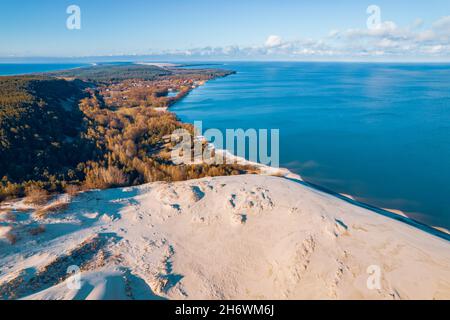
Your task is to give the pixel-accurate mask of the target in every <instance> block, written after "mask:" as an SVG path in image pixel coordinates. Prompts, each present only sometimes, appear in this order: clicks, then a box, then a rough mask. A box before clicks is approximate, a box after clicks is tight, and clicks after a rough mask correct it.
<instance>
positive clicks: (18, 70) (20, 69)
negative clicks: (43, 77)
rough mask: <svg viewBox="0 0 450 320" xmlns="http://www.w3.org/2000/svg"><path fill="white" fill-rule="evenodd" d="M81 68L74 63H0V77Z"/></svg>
mask: <svg viewBox="0 0 450 320" xmlns="http://www.w3.org/2000/svg"><path fill="white" fill-rule="evenodd" d="M81 66H83V64H75V63H21V64H16V63H0V76H8V75H20V74H28V73H35V72H48V71H57V70H66V69H73V68H78V67H81Z"/></svg>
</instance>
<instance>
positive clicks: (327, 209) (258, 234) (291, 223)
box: [0, 175, 450, 299]
mask: <svg viewBox="0 0 450 320" xmlns="http://www.w3.org/2000/svg"><path fill="white" fill-rule="evenodd" d="M11 206H12V207H13V209H14V210H17V209H20V208H19V207H20V204H12V205H11ZM22 212H25V213H23V215H24V216H23V219H22V220H21V222H20V221H19V222H18V223H22V224H23V225H22V229H24V228H26V227H27V226H28V225H29V224H31V223H36V221H35V219H36V218H34V216H33V214H32V212H31V211H30V212H29V213H28V214H27V213H26V210H25V209H24V208H22ZM39 223H41V224H44V225H45V232H42V233H40V234H39V235H36V236H33V237H31V236H28V237H27V236H24V235H23V236H20V234H19V240H18V241H17V243H16V244H15V245H10V244H8V243H6V241H5V240H1V239H0V271H1V272H0V298H3V299H14V298H25V299H416V298H419V299H422V298H423V299H448V298H450V245H449V242H448V241H447V240H445V239H441V238H438V237H436V236H434V235H430V234H428V233H425V232H424V231H421V230H419V229H416V228H414V227H412V226H409V225H407V224H404V223H402V222H399V221H396V220H393V219H390V218H387V217H383V216H381V215H378V214H376V213H374V212H371V211H369V210H366V209H364V208H360V207H358V206H354V205H352V204H349V203H347V202H345V201H343V200H341V199H338V198H335V197H333V196H330V195H328V194H325V193H322V192H320V191H317V190H314V189H310V188H308V187H305V186H303V185H301V184H298V183H296V182H293V181H290V180H287V179H284V178H277V177H270V176H261V175H246V176H233V177H217V178H206V179H201V180H191V181H187V182H180V183H173V184H172V183H153V184H147V185H143V186H139V187H133V188H125V189H113V190H105V191H91V192H86V193H82V194H80V195H78V196H77V197H75V198H73V199H72V201H71V203H70V205H69V207H68V208H66V209H64V211H61V212H56V213H55V212H54V213H52V214H50V215H48V216H47V217H45V218H44V220H41V221H39ZM74 265H76V266H78V267H79V268H80V269H81V274H79V275H80V281H79V282H77V278H73V277H72V278H69V279H67V269H68V267H70V266H74ZM373 272H375V273H374V274H373ZM378 275H379V277H378ZM378 279H379V282H378V281H377V280H378ZM78 284H79V285H78ZM368 284H369V285H368ZM378 284H379V286H378Z"/></svg>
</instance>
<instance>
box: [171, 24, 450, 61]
mask: <svg viewBox="0 0 450 320" xmlns="http://www.w3.org/2000/svg"><path fill="white" fill-rule="evenodd" d="M423 25H424V22H423V20H421V19H417V20H415V21H414V22H412V23H411V24H410V25H409V26H406V27H399V26H398V25H397V24H396V23H394V22H393V21H384V22H382V23H381V24H380V25H379V27H377V28H374V29H368V28H360V29H356V28H353V29H347V30H331V31H330V32H329V33H328V34H327V35H325V36H324V37H323V38H322V39H300V40H295V41H285V40H283V39H282V38H281V37H280V36H278V35H270V36H269V37H268V38H267V39H266V41H265V42H264V43H263V44H261V45H259V46H253V47H238V46H227V47H214V48H213V47H204V48H197V49H191V50H189V51H188V52H189V53H188V54H189V55H190V56H199V57H224V58H240V57H241V58H245V57H256V58H264V57H271V58H272V57H279V58H286V57H287V58H299V59H302V58H306V57H312V58H315V57H341V58H351V57H364V58H367V57H400V58H401V57H445V58H446V59H450V16H447V17H442V18H440V19H438V20H437V21H435V22H434V23H433V24H432V25H431V27H430V28H428V29H426V28H424V27H423ZM174 54H175V53H174ZM176 54H181V55H182V54H183V52H182V51H177V52H176Z"/></svg>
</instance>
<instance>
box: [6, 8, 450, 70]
mask: <svg viewBox="0 0 450 320" xmlns="http://www.w3.org/2000/svg"><path fill="white" fill-rule="evenodd" d="M71 5H76V6H78V7H79V9H80V15H79V17H80V19H79V21H80V29H77V28H75V29H69V28H68V27H67V20H68V19H69V18H70V19H71V18H73V16H72V15H71V13H73V11H71V13H69V14H68V13H67V9H68V7H69V6H71ZM369 6H371V10H369V13H368V8H369ZM378 12H379V15H378V14H377V13H378ZM77 17H78V16H76V18H77ZM377 17H379V19H378V18H377ZM70 21H71V22H72V26H73V25H74V24H73V23H74V21H78V20H70ZM0 44H1V45H0V57H2V58H8V57H86V56H119V55H138V56H139V55H147V56H154V57H159V58H161V57H166V58H168V59H170V58H173V59H183V58H184V59H187V60H189V59H191V60H193V59H202V60H206V59H212V60H226V59H243V60H253V59H254V60H277V59H283V60H372V59H375V60H377V59H379V60H405V61H408V60H431V61H450V1H449V0H427V1H406V0H395V1H392V0H371V1H365V0H339V1H336V0H328V1H325V0H314V1H303V0H227V1H217V0H184V1H181V0H128V1H116V0H70V1H66V0H20V1H17V0H1V3H0Z"/></svg>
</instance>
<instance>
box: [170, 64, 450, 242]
mask: <svg viewBox="0 0 450 320" xmlns="http://www.w3.org/2000/svg"><path fill="white" fill-rule="evenodd" d="M227 71H232V70H227ZM233 72H234V73H233V74H236V71H233ZM217 79H219V78H215V79H212V80H217ZM212 80H209V81H212ZM209 81H206V82H205V84H207V83H208V82H209ZM195 89H197V88H195ZM195 89H191V90H190V91H189V92H188V93H187V95H189V93H190V92H191V91H193V90H195ZM187 95H186V96H187ZM184 97H185V96H184ZM184 97H182V98H181V99H179V100H176V101H174V102H173V103H172V104H171V105H170V106H169V107H168V108H167V109H165V110H164V112H171V113H173V114H174V115H175V116H177V117H178V115H177V114H176V112H175V111H172V110H171V108H172V107H173V106H174V105H176V104H177V103H178V102H179V101H181V100H182V99H183V98H184ZM180 121H181V120H180ZM181 122H183V123H186V124H190V125H193V124H192V123H189V122H184V121H181ZM197 138H199V139H202V140H204V141H206V139H205V137H203V136H197ZM207 143H208V145H209V146H210V147H212V148H213V149H214V150H215V152H218V153H221V154H223V157H224V159H230V160H232V161H235V162H233V163H237V164H242V165H249V166H254V167H255V168H256V169H259V170H260V171H261V172H260V173H259V174H260V175H267V176H279V177H280V178H284V179H287V180H291V181H298V182H299V183H301V184H305V185H307V186H309V187H311V188H313V189H315V190H318V191H322V192H325V193H327V194H329V195H332V196H334V197H337V198H339V199H342V200H345V201H347V202H349V203H352V204H354V205H356V206H359V207H362V208H366V209H368V210H370V211H372V212H373V213H376V214H379V215H382V216H385V217H389V218H391V219H394V220H396V221H401V222H403V223H406V224H407V225H410V226H415V227H416V228H418V229H420V230H422V231H425V232H427V233H430V234H433V235H435V236H438V237H439V238H443V239H445V240H447V241H449V242H450V230H448V229H447V228H445V227H441V226H433V225H429V224H427V223H424V222H420V221H417V220H415V219H414V218H411V217H409V216H408V215H407V214H406V213H405V212H403V211H402V210H399V209H392V208H381V207H378V206H374V205H371V204H369V203H365V202H362V201H359V200H357V197H355V196H353V195H349V194H345V193H339V192H336V191H333V190H330V189H328V188H325V187H322V186H319V185H316V184H314V183H311V182H307V181H305V180H304V179H303V178H302V177H301V175H299V174H296V173H293V172H292V171H291V170H289V169H288V168H284V167H279V168H274V167H270V166H267V165H263V164H260V163H257V162H252V161H249V160H247V159H245V158H242V157H239V156H236V155H234V154H232V153H231V152H229V151H228V150H224V149H216V148H215V146H214V145H213V144H211V143H210V142H209V141H207Z"/></svg>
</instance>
